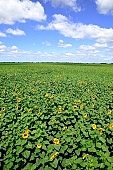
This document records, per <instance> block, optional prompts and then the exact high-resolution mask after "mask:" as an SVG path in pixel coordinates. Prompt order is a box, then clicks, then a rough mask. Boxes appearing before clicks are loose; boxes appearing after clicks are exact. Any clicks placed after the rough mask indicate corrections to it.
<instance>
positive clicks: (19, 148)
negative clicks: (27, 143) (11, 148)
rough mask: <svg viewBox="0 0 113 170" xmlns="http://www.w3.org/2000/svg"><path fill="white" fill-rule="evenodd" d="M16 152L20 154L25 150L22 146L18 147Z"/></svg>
mask: <svg viewBox="0 0 113 170" xmlns="http://www.w3.org/2000/svg"><path fill="white" fill-rule="evenodd" d="M16 150H17V151H16V153H17V154H19V153H21V152H22V151H23V150H24V148H23V147H22V146H17V148H16Z"/></svg>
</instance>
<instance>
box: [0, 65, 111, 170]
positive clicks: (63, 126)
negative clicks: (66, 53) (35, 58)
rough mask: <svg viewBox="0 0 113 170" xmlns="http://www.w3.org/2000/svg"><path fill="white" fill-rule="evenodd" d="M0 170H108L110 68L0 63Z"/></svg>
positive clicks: (109, 66) (109, 149)
mask: <svg viewBox="0 0 113 170" xmlns="http://www.w3.org/2000/svg"><path fill="white" fill-rule="evenodd" d="M0 119H1V120H0V121H1V128H0V129H1V149H0V151H1V157H2V159H1V166H2V169H3V170H10V169H11V170H20V169H22V170H35V169H37V170H67V169H69V170H112V169H113V65H112V64H67V63H21V64H20V63H1V64H0Z"/></svg>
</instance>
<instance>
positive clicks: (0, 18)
mask: <svg viewBox="0 0 113 170" xmlns="http://www.w3.org/2000/svg"><path fill="white" fill-rule="evenodd" d="M27 19H30V20H35V21H41V20H45V19H46V15H45V13H44V8H43V7H42V5H41V4H40V3H39V2H32V1H30V0H22V1H20V0H0V24H14V23H15V22H16V21H18V22H25V21H26V20H27Z"/></svg>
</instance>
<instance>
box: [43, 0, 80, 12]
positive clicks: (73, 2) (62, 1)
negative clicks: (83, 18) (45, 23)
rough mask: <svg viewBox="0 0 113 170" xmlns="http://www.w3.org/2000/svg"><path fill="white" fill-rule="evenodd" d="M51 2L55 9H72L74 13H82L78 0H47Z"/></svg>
mask: <svg viewBox="0 0 113 170" xmlns="http://www.w3.org/2000/svg"><path fill="white" fill-rule="evenodd" d="M48 1H50V2H51V4H52V6H54V7H70V8H72V9H73V10H74V11H80V10H81V8H80V7H79V6H78V5H77V0H45V2H48Z"/></svg>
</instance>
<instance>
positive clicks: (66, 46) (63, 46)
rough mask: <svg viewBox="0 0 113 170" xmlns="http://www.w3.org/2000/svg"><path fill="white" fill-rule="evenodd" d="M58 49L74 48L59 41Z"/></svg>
mask: <svg viewBox="0 0 113 170" xmlns="http://www.w3.org/2000/svg"><path fill="white" fill-rule="evenodd" d="M58 47H61V48H68V47H72V45H71V44H64V41H63V40H59V42H58Z"/></svg>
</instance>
